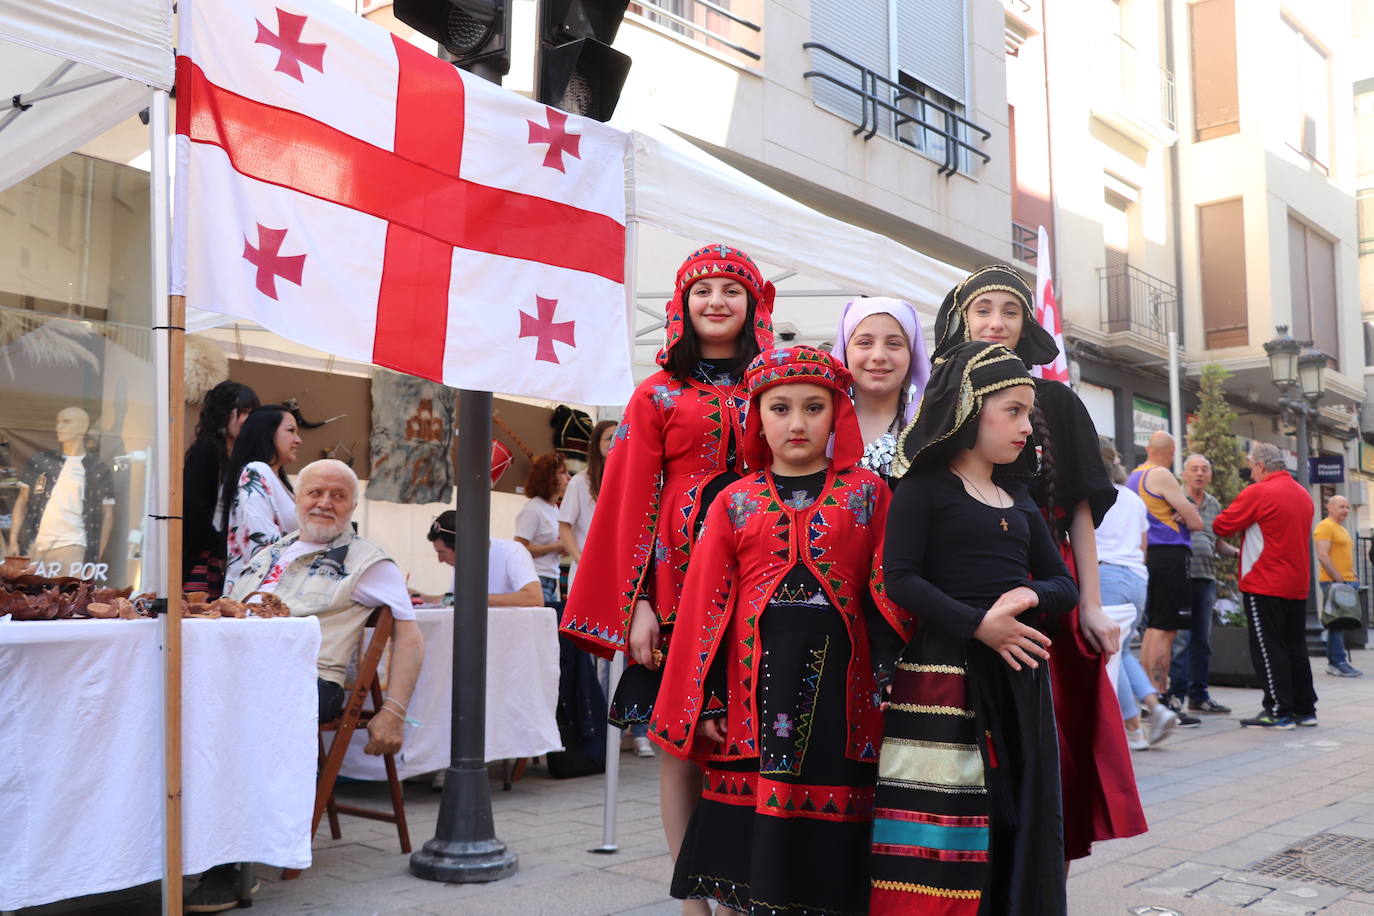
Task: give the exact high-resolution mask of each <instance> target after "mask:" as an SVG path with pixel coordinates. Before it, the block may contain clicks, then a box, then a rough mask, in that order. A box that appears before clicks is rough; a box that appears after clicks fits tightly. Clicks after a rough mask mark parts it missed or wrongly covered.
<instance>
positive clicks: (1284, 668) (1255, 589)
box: [1212, 443, 1317, 729]
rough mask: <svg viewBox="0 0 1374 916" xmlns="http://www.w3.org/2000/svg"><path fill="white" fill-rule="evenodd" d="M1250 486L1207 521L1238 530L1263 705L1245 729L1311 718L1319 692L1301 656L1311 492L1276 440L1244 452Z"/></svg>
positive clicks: (1222, 529)
mask: <svg viewBox="0 0 1374 916" xmlns="http://www.w3.org/2000/svg"><path fill="white" fill-rule="evenodd" d="M1246 461H1247V462H1248V463H1249V465H1250V479H1251V480H1252V481H1253V483H1251V484H1250V485H1249V486H1248V487H1246V488H1245V489H1244V490H1241V491H1240V494H1239V495H1238V496H1236V500H1235V502H1233V503H1231V505H1229V506H1227V507H1226V509H1225V511H1223V512H1222V513H1221V514H1220V515H1218V516H1217V518H1216V521H1215V522H1213V523H1212V530H1213V531H1215V532H1216V533H1217V534H1219V535H1230V534H1237V533H1241V534H1242V540H1241V549H1240V592H1241V597H1242V598H1243V599H1244V602H1245V616H1246V619H1247V620H1248V621H1249V624H1250V660H1251V662H1252V663H1253V664H1254V666H1255V673H1256V674H1257V675H1258V676H1259V679H1260V683H1261V684H1263V685H1264V710H1263V711H1262V712H1261V713H1260V714H1259V715H1257V716H1255V717H1254V718H1253V719H1242V720H1241V722H1240V724H1241V727H1243V728H1272V729H1291V728H1293V727H1294V726H1295V725H1316V724H1317V692H1316V690H1315V689H1313V687H1312V665H1311V664H1310V663H1309V662H1308V660H1307V593H1308V591H1309V590H1310V589H1311V587H1312V567H1311V563H1310V561H1309V558H1308V550H1309V547H1308V543H1309V541H1308V539H1309V537H1310V532H1311V530H1312V497H1311V496H1310V495H1309V494H1308V492H1307V489H1306V488H1305V487H1303V486H1302V485H1301V484H1299V483H1298V482H1297V481H1296V480H1294V479H1293V477H1292V476H1291V475H1290V474H1289V473H1288V469H1287V467H1286V464H1285V462H1284V459H1283V453H1282V452H1280V451H1279V449H1278V446H1276V445H1270V444H1268V443H1259V444H1256V445H1255V446H1254V447H1253V448H1251V450H1250V455H1249V456H1248V458H1247V459H1246Z"/></svg>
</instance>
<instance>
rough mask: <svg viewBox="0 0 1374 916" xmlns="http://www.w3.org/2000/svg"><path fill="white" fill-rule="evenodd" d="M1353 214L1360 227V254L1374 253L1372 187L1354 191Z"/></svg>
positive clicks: (1373, 201) (1373, 192) (1373, 191)
mask: <svg viewBox="0 0 1374 916" xmlns="http://www.w3.org/2000/svg"><path fill="white" fill-rule="evenodd" d="M1355 215H1356V218H1357V220H1358V223H1359V227H1360V229H1359V231H1360V254H1361V255H1362V256H1363V255H1366V254H1374V188H1365V189H1363V190H1361V191H1356V192H1355Z"/></svg>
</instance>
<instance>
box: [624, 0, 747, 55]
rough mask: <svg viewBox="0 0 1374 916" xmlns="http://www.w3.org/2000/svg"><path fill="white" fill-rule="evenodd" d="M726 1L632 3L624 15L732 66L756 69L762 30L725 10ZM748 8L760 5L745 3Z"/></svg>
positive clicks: (700, 0) (696, 0)
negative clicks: (703, 48)
mask: <svg viewBox="0 0 1374 916" xmlns="http://www.w3.org/2000/svg"><path fill="white" fill-rule="evenodd" d="M732 5H737V4H732V3H731V2H730V0H720V2H719V3H714V2H712V0H636V2H634V3H631V4H630V5H629V8H628V9H627V10H626V13H627V14H628V15H629V16H630V17H631V18H634V19H638V20H640V21H641V22H647V23H650V24H652V25H654V26H657V27H658V28H660V29H662V30H664V31H665V32H667V33H668V34H670V35H673V36H675V37H678V38H680V39H682V40H685V41H688V42H690V43H692V44H695V45H700V46H702V47H705V48H707V49H708V50H711V51H714V52H716V53H717V54H720V55H721V56H723V57H724V58H726V59H727V60H729V61H731V62H732V63H736V64H739V65H741V66H745V67H755V66H758V64H759V62H760V61H761V60H762V59H763V37H762V33H763V26H761V25H759V24H758V23H756V22H751V21H750V20H749V19H748V18H747V17H745V16H744V15H741V13H740V12H738V11H733V10H730V9H728V7H729V6H732ZM741 5H743V6H745V7H746V10H745V11H746V12H748V11H749V9H748V8H753V7H757V8H758V11H759V12H760V13H762V4H761V3H754V2H746V3H744V4H741Z"/></svg>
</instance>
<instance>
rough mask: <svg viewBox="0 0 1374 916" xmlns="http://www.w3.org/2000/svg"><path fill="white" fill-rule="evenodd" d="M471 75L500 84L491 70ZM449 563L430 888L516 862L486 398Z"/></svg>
mask: <svg viewBox="0 0 1374 916" xmlns="http://www.w3.org/2000/svg"><path fill="white" fill-rule="evenodd" d="M472 72H473V73H476V74H477V75H478V76H480V77H483V78H484V79H487V80H490V81H491V82H493V83H496V84H497V85H500V83H501V76H502V73H501V72H500V70H499V68H497V67H495V66H492V65H486V66H484V65H475V66H473V67H472ZM454 508H455V515H456V516H457V518H458V520H459V521H458V523H457V524H456V525H454V527H455V528H457V531H456V532H455V533H454V539H455V544H454V547H455V553H456V556H455V557H454V564H453V718H452V722H451V724H450V735H451V739H452V747H451V748H450V756H451V760H450V765H449V768H448V770H447V771H446V772H445V773H444V795H443V798H442V799H441V800H440V802H439V821H438V823H437V824H435V827H434V838H433V839H431V840H429V841H428V842H426V843H425V845H424V848H423V849H421V850H420V851H419V852H417V853H414V854H413V855H411V857H410V873H411V874H412V875H414V876H415V877H417V878H424V879H425V880H427V881H443V882H445V883H448V884H471V883H475V882H480V881H498V880H500V879H501V878H506V877H509V876H511V875H513V874H515V871H516V869H517V868H518V867H519V864H520V859H519V857H518V856H516V854H515V853H514V852H512V851H511V850H510V849H509V848H508V847H507V846H506V844H505V843H503V842H501V841H500V840H499V839H497V838H496V824H495V822H494V820H493V818H492V814H491V785H490V782H489V780H488V777H487V759H486V747H487V734H486V728H487V723H486V718H487V717H486V712H487V710H486V704H487V558H488V556H489V554H490V552H491V534H490V531H491V392H489V391H466V390H464V391H459V392H458V497H457V505H456V506H455V507H454Z"/></svg>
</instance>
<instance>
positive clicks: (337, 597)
mask: <svg viewBox="0 0 1374 916" xmlns="http://www.w3.org/2000/svg"><path fill="white" fill-rule="evenodd" d="M357 506H358V475H356V474H354V473H353V469H352V468H350V467H349V466H348V465H346V464H344V463H343V462H342V461H333V460H324V461H315V462H312V463H311V464H308V465H306V466H305V468H304V469H303V470H302V471H301V474H300V478H299V479H298V480H297V482H296V516H297V518H298V519H299V520H300V529H299V530H298V531H294V532H292V533H291V534H288V535H287V536H286V537H284V538H282V539H281V540H280V541H278V542H276V543H275V544H271V545H269V546H267V547H264V548H262V549H261V550H259V551H258V552H257V553H256V554H254V555H253V558H252V559H251V560H250V561H249V563H248V565H247V566H246V567H244V568H243V570H242V571H241V572H240V573H239V575H238V577H237V578H236V579H235V580H233V581H232V582H226V583H225V593H226V594H227V595H228V596H229V597H231V598H234V599H237V600H239V601H242V600H243V599H244V598H245V597H247V596H248V595H250V594H252V593H253V592H257V591H262V592H271V593H272V594H275V595H276V596H277V597H279V598H281V599H282V600H283V601H285V602H286V604H287V606H288V607H290V608H291V615H292V616H293V617H305V616H311V615H313V616H316V617H318V618H319V619H320V655H319V659H318V663H317V674H318V679H317V684H318V686H319V693H320V721H321V722H328V721H331V720H332V719H335V718H337V717H338V715H339V712H340V710H342V708H343V703H344V696H345V694H344V680H345V677H344V672H345V670H346V669H347V667H348V662H349V659H350V658H351V657H352V655H353V652H354V650H355V649H356V648H357V646H358V639H359V637H360V636H361V635H362V631H363V625H364V624H365V623H367V618H368V616H369V615H371V613H372V611H373V610H374V609H376V608H380V607H388V608H390V609H391V613H392V616H394V617H395V618H396V629H395V631H394V636H393V640H394V642H393V646H392V653H391V676H390V678H389V684H388V686H387V695H386V699H385V700H384V701H383V703H382V708H381V709H380V710H379V711H378V712H377V714H376V715H374V716H373V717H372V721H371V722H369V723H368V726H367V733H368V742H367V746H366V747H365V748H363V752H364V753H367V754H373V755H380V754H394V753H396V752H397V751H399V750H400V749H401V742H402V740H403V738H404V728H405V709H406V704H407V703H409V702H410V695H411V692H412V691H413V690H414V689H415V681H416V679H417V678H419V676H420V664H421V662H422V661H423V660H424V655H425V639H424V636H423V635H422V634H421V633H420V625H419V624H417V623H416V622H415V609H414V607H413V606H412V605H411V602H410V592H409V591H408V590H407V589H406V584H405V578H404V577H403V576H402V575H401V570H400V569H399V568H398V567H397V566H396V564H395V562H393V561H392V560H391V558H390V557H388V556H387V555H386V553H385V552H383V551H382V549H381V548H380V547H378V546H376V545H375V544H372V543H370V542H368V541H365V540H363V539H362V538H360V537H358V536H357V535H356V534H354V533H353V528H352V526H351V525H350V521H351V520H352V517H353V510H354V509H355V508H357ZM238 882H239V879H238V869H237V867H236V866H234V865H221V866H218V867H216V868H213V869H211V870H210V871H209V872H207V873H206V875H205V877H204V878H203V879H201V882H200V884H198V885H197V886H196V888H195V889H194V890H193V891H192V892H191V893H190V894H189V895H188V896H187V898H186V906H185V910H186V912H188V913H217V912H220V911H222V910H228V909H232V908H233V907H235V906H237V905H238V900H239V893H238ZM257 889H258V886H257V885H256V884H255V885H254V887H253V892H254V893H256V892H257Z"/></svg>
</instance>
